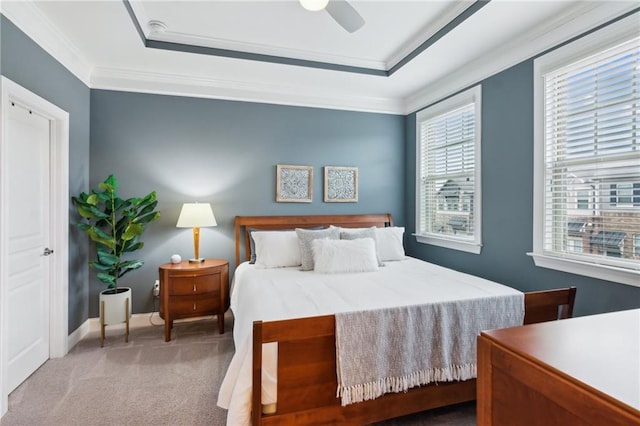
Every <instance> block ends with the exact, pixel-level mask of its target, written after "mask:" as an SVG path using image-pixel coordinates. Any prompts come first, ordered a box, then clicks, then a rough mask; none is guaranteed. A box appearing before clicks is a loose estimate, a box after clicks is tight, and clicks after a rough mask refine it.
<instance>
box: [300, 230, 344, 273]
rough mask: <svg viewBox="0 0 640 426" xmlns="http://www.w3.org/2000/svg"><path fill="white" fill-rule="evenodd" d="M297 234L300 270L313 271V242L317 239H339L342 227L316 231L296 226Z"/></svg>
mask: <svg viewBox="0 0 640 426" xmlns="http://www.w3.org/2000/svg"><path fill="white" fill-rule="evenodd" d="M296 235H298V247H299V249H300V261H301V262H300V263H301V266H300V270H301V271H313V269H314V268H313V246H312V245H311V242H312V241H313V240H315V239H330V240H339V239H340V229H338V228H327V229H322V230H318V231H315V230H312V229H300V228H296Z"/></svg>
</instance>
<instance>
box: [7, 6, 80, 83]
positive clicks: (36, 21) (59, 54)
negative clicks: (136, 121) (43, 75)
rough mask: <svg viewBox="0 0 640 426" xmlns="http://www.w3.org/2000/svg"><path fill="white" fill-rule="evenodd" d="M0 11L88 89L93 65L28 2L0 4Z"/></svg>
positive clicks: (38, 9)
mask: <svg viewBox="0 0 640 426" xmlns="http://www.w3.org/2000/svg"><path fill="white" fill-rule="evenodd" d="M0 12H2V14H3V15H4V16H5V17H6V18H7V19H9V20H10V21H11V22H13V23H14V24H15V25H16V26H17V27H18V28H20V30H21V31H22V32H24V33H25V34H26V35H27V36H28V37H29V38H30V39H31V40H33V41H34V42H35V43H36V44H37V45H38V46H40V47H41V48H42V49H44V51H45V52H47V53H48V54H49V55H51V56H52V57H53V58H54V59H55V60H57V61H58V62H60V63H61V64H62V66H64V67H65V68H66V69H67V70H69V71H70V72H71V73H72V74H73V75H75V76H76V77H77V78H78V79H79V80H80V81H82V82H83V83H84V84H85V85H87V86H89V81H90V80H91V71H92V66H91V64H90V63H89V62H87V61H86V60H85V59H84V58H83V57H82V55H81V54H80V52H79V51H78V49H77V48H76V47H75V45H74V44H73V43H72V42H71V41H70V40H69V39H68V38H67V37H66V36H65V35H63V34H62V33H61V32H60V31H59V30H58V28H57V27H56V26H55V25H53V23H51V21H50V20H49V19H48V18H47V17H46V16H45V15H44V14H43V13H42V11H41V10H40V8H38V7H37V6H36V5H35V4H34V2H33V1H31V0H22V1H0Z"/></svg>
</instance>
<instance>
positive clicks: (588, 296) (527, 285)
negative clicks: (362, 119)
mask: <svg viewBox="0 0 640 426" xmlns="http://www.w3.org/2000/svg"><path fill="white" fill-rule="evenodd" d="M481 84H482V155H481V157H482V240H483V241H482V243H483V247H482V252H481V253H480V254H479V255H475V254H469V253H464V252H460V251H456V250H450V249H446V248H441V247H435V246H430V245H426V244H420V243H418V242H416V240H415V238H413V237H411V238H408V239H407V240H406V249H407V252H408V253H409V254H410V255H412V256H415V257H418V258H420V259H424V260H428V261H430V262H433V263H437V264H440V265H443V266H446V267H449V268H452V269H456V270H459V271H464V272H468V273H470V274H473V275H478V276H481V277H484V278H488V279H490V280H494V281H497V282H500V283H503V284H506V285H509V286H511V287H515V288H517V289H519V290H522V291H531V290H541V289H550V288H554V287H563V286H569V285H575V286H576V287H577V288H578V290H577V295H576V307H575V312H574V314H575V315H587V314H595V313H602V312H609V311H615V310H622V309H632V308H640V287H633V286H630V285H624V284H617V283H612V282H606V281H602V280H597V279H593V278H589V277H584V276H580V275H573V274H568V273H564V272H559V271H555V270H551V269H544V268H539V267H536V266H535V265H534V263H533V259H532V258H531V257H530V256H527V254H526V253H527V252H531V251H532V250H533V60H532V59H530V60H528V61H525V62H523V63H521V64H519V65H516V66H514V67H512V68H510V69H508V70H506V71H503V72H501V73H499V74H496V75H494V76H492V77H490V78H488V79H486V80H484V81H483V82H482V83H481ZM406 126H407V127H406V129H407V130H406V132H407V151H406V158H407V162H406V169H407V176H406V181H405V183H406V200H407V203H406V212H407V216H406V222H407V225H408V228H409V229H410V232H415V211H416V208H415V188H416V114H411V115H409V116H408V117H407V120H406Z"/></svg>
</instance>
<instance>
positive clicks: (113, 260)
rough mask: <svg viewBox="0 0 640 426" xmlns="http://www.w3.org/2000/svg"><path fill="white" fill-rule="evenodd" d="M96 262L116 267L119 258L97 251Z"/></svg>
mask: <svg viewBox="0 0 640 426" xmlns="http://www.w3.org/2000/svg"><path fill="white" fill-rule="evenodd" d="M97 254H98V261H99V262H100V263H101V264H103V265H109V266H113V265H117V264H118V262H120V256H116V255H115V254H112V253H107V252H106V251H102V250H98V252H97Z"/></svg>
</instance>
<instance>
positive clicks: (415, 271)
mask: <svg viewBox="0 0 640 426" xmlns="http://www.w3.org/2000/svg"><path fill="white" fill-rule="evenodd" d="M511 294H521V293H520V292H519V291H517V290H515V289H512V288H510V287H506V286H503V285H501V284H497V283H494V282H492V281H488V280H485V279H482V278H478V277H475V276H472V275H468V274H464V273H460V272H457V271H453V270H451V269H447V268H443V267H441V266H437V265H434V264H431V263H427V262H423V261H420V260H417V259H413V258H406V259H405V260H402V261H396V262H387V263H386V266H384V267H382V268H380V269H378V270H377V271H375V272H364V273H357V274H354V273H351V274H321V273H317V272H315V271H308V272H302V271H300V270H299V269H298V268H297V267H293V268H276V269H258V268H256V267H255V265H250V264H248V263H247V262H245V263H243V264H241V265H240V266H239V267H238V268H237V269H236V272H235V275H234V279H233V286H232V292H231V309H232V311H233V314H234V317H235V323H234V331H233V337H234V342H235V347H236V353H235V355H234V357H233V359H232V360H231V364H230V365H229V369H228V370H227V373H226V376H225V378H224V381H223V383H222V386H221V389H220V394H219V396H218V405H219V406H220V407H222V408H226V409H228V414H227V424H228V425H248V424H249V423H250V416H251V406H250V401H251V330H252V324H253V321H255V320H262V321H270V320H277V319H289V318H300V317H308V316H316V315H327V314H332V313H337V312H350V311H361V310H369V309H380V308H388V307H393V306H409V305H416V304H423V303H434V302H445V301H452V300H467V299H472V298H483V297H490V296H496V295H511ZM283 295H286V296H283ZM523 299H524V298H523ZM523 303H524V302H523ZM272 365H275V344H270V345H265V348H264V351H263V368H264V369H265V370H264V371H265V373H264V375H263V380H262V382H263V383H262V385H263V394H262V402H263V404H270V403H273V402H276V395H275V386H274V384H275V380H274V377H273V374H272V375H270V374H269V369H268V366H272ZM272 373H275V372H272Z"/></svg>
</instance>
